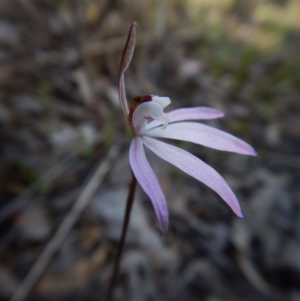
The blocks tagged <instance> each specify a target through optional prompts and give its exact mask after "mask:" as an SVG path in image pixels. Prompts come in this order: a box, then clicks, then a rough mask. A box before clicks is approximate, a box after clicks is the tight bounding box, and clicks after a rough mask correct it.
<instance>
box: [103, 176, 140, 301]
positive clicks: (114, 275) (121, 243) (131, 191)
mask: <svg viewBox="0 0 300 301" xmlns="http://www.w3.org/2000/svg"><path fill="white" fill-rule="evenodd" d="M135 189H136V178H135V176H134V174H133V173H132V179H131V183H130V187H129V193H128V197H127V202H126V209H125V215H124V220H123V226H122V233H121V237H120V241H119V245H118V250H117V255H116V259H115V262H114V269H113V273H112V277H111V280H110V283H109V287H108V290H107V295H106V301H110V300H111V297H112V293H113V290H114V287H115V284H116V280H117V276H118V273H119V266H120V260H121V256H122V253H123V249H124V243H125V239H126V233H127V229H128V224H129V221H130V213H131V208H132V204H133V200H134V193H135Z"/></svg>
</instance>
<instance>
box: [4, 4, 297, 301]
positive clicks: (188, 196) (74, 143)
mask: <svg viewBox="0 0 300 301" xmlns="http://www.w3.org/2000/svg"><path fill="white" fill-rule="evenodd" d="M132 21H137V22H138V28H137V30H138V37H137V39H138V40H137V47H136V51H135V54H134V58H133V61H132V64H131V66H130V67H129V69H128V71H127V72H126V86H127V96H128V99H132V98H133V97H134V96H136V95H140V94H155V95H161V96H169V97H170V98H171V99H172V104H171V106H170V109H169V108H167V110H165V111H168V110H171V109H174V108H177V107H190V106H209V107H214V108H217V109H220V110H222V111H223V112H225V113H226V115H225V117H224V118H222V119H218V120H214V121H210V122H206V123H208V124H210V125H213V126H215V127H218V128H220V129H223V130H226V131H228V132H230V133H232V134H234V135H236V136H238V137H240V138H241V139H243V140H245V141H247V142H248V143H250V144H251V145H253V146H254V147H255V149H256V150H257V151H258V153H259V155H258V157H257V158H248V157H245V156H240V155H236V154H228V153H223V152H217V151H214V150H210V149H206V148H204V147H200V146H195V145H191V144H188V143H180V144H179V145H180V146H181V147H183V148H185V149H187V150H189V151H191V152H192V153H193V154H195V155H197V156H199V157H201V158H202V159H203V160H204V161H205V162H207V163H208V164H210V165H211V166H212V167H214V168H216V170H217V171H218V172H220V174H221V175H222V176H224V177H225V179H226V181H228V183H229V184H230V186H231V187H232V189H233V190H234V192H235V193H236V194H237V197H238V199H239V201H240V203H241V206H242V209H243V213H244V215H245V219H243V220H241V219H238V218H237V217H236V216H234V215H233V213H232V212H231V211H230V210H229V209H228V208H227V206H226V205H225V204H223V202H222V201H221V200H220V198H219V197H218V196H217V195H216V194H214V193H213V192H212V191H211V190H210V189H208V188H207V187H205V186H204V185H202V184H201V183H199V182H197V181H196V180H193V179H191V178H190V177H188V176H186V175H184V174H183V173H182V172H180V171H178V170H176V169H175V168H173V167H171V166H170V165H168V164H167V163H166V162H161V161H160V159H158V158H156V157H155V156H154V155H152V154H150V153H149V154H148V158H149V160H150V162H151V165H152V166H153V167H154V169H155V171H156V173H157V174H158V175H159V180H160V183H161V185H162V187H163V190H164V191H165V193H166V196H167V200H168V205H169V209H170V229H169V231H168V232H167V234H166V235H165V236H161V235H160V233H159V229H158V227H157V222H156V219H155V216H154V212H153V209H152V206H151V204H150V201H149V200H148V199H147V197H146V196H145V194H144V193H143V192H142V191H141V190H139V191H138V193H137V196H136V200H135V206H134V210H133V212H132V219H131V224H130V228H129V232H128V236H127V244H126V249H125V253H124V256H123V260H122V264H121V272H120V277H119V281H118V284H117V287H116V290H115V292H114V300H119V301H121V300H129V301H144V300H147V301H148V300H149V301H150V300H155V301H156V300H157V301H159V300H170V301H171V300H172V301H173V300H174V301H176V300H178V301H182V300H190V301H193V300H195V301H196V300H201V301H241V300H243V301H273V300H274V301H299V300H300V185H299V183H300V154H299V148H300V1H299V0H273V1H271V0H253V1H246V0H220V1H217V0H185V1H184V0H169V1H167V0H166V1H158V0H157V1H154V0H152V1H151V0H143V1H133V0H119V1H117V0H107V1H104V0H78V1H77V0H64V1H54V0H39V1H37V0H36V1H34V0H1V2H0V141H1V143H0V197H1V203H0V300H14V301H16V300H32V301H33V300H49V301H50V300H58V301H59V300H66V301H68V300H73V301H75V300H76V301H77V300H90V301H92V300H95V301H96V300H103V299H104V295H105V291H106V288H107V284H108V279H109V276H110V273H111V269H112V264H113V260H114V257H115V251H116V246H117V242H118V238H119V233H120V229H121V223H122V218H123V211H124V203H125V200H126V195H127V189H128V184H129V180H130V169H129V163H128V146H129V141H130V135H129V131H128V128H127V127H126V125H125V120H124V117H123V114H122V112H121V110H120V107H119V103H118V93H117V76H118V68H119V66H118V65H119V62H120V58H121V54H122V50H123V47H124V44H125V41H126V35H127V32H128V29H129V26H130V24H131V22H132ZM177 144H178V143H177ZM95 187H97V191H96V193H95V195H94V196H93V195H92V194H93V193H92V192H93V190H95V189H94V188H95ZM73 206H74V207H73ZM57 231H58V232H57ZM45 250H46V251H45ZM41 254H42V255H41ZM53 255H54V256H53Z"/></svg>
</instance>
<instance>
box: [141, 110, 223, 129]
mask: <svg viewBox="0 0 300 301" xmlns="http://www.w3.org/2000/svg"><path fill="white" fill-rule="evenodd" d="M223 116H224V113H223V112H221V111H218V110H215V109H212V108H207V107H196V108H183V109H177V110H174V111H171V112H169V113H167V117H168V119H169V123H172V122H177V121H187V120H201V119H202V120H205V119H216V118H220V117H223ZM161 124H162V122H161V121H158V120H155V121H153V122H151V123H149V124H148V125H147V129H152V128H154V127H157V126H159V125H161Z"/></svg>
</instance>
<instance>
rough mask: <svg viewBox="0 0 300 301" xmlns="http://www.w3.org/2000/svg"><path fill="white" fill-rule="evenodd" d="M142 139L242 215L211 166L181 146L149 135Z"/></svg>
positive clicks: (162, 156) (230, 191)
mask: <svg viewBox="0 0 300 301" xmlns="http://www.w3.org/2000/svg"><path fill="white" fill-rule="evenodd" d="M142 139H143V143H144V144H145V145H146V146H147V147H148V148H149V149H150V150H152V151H153V152H154V153H155V154H156V155H157V156H159V157H161V158H162V159H164V160H166V161H168V162H169V163H171V164H173V165H174V166H176V167H178V168H179V169H181V170H182V171H184V172H185V173H187V174H188V175H190V176H192V177H193V178H195V179H197V180H198V181H201V182H202V183H204V184H205V185H207V186H208V187H210V188H211V189H213V190H214V191H215V192H216V193H217V194H218V195H219V196H220V197H221V198H222V199H223V200H224V201H225V202H226V203H227V204H228V205H229V207H230V208H231V209H232V210H233V212H234V213H235V214H236V215H237V216H239V217H243V214H242V212H241V208H240V205H239V202H238V200H237V198H236V196H235V195H234V193H233V192H232V190H231V189H230V187H229V186H228V184H227V183H226V182H225V180H224V179H223V178H222V177H221V176H220V175H219V174H218V173H217V172H216V171H215V170H214V169H213V168H212V167H210V166H209V165H207V164H206V163H204V162H203V161H201V160H200V159H199V158H197V157H195V156H194V155H192V154H191V153H189V152H187V151H185V150H183V149H181V148H178V147H176V146H173V145H170V144H167V143H164V142H162V141H158V140H155V139H152V138H149V137H143V138H142Z"/></svg>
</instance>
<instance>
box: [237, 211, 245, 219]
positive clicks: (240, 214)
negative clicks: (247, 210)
mask: <svg viewBox="0 0 300 301" xmlns="http://www.w3.org/2000/svg"><path fill="white" fill-rule="evenodd" d="M237 216H238V217H239V218H245V216H244V214H243V213H242V211H240V212H239V214H237Z"/></svg>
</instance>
